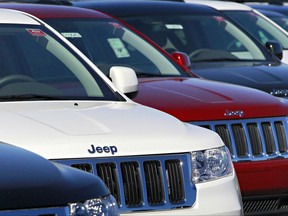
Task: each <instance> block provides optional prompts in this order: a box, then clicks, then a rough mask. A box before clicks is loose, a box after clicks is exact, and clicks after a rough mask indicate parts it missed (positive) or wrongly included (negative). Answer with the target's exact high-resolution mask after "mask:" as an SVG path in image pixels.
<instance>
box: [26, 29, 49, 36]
mask: <svg viewBox="0 0 288 216" xmlns="http://www.w3.org/2000/svg"><path fill="white" fill-rule="evenodd" d="M26 30H27V31H28V32H29V33H30V34H32V35H33V36H46V34H45V33H44V32H43V31H42V30H40V29H26Z"/></svg>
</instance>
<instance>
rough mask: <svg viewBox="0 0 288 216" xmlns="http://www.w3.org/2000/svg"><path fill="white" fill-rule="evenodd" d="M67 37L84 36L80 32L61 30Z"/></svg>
mask: <svg viewBox="0 0 288 216" xmlns="http://www.w3.org/2000/svg"><path fill="white" fill-rule="evenodd" d="M61 34H62V35H63V36H64V37H65V38H82V35H80V34H79V33H78V32H61Z"/></svg>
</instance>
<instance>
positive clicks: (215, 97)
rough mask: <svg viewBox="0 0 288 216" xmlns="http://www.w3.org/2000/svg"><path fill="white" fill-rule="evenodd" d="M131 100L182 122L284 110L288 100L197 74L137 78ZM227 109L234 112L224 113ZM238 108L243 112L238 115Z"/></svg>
mask: <svg viewBox="0 0 288 216" xmlns="http://www.w3.org/2000/svg"><path fill="white" fill-rule="evenodd" d="M134 100H135V101H136V102H139V103H141V104H144V105H147V106H150V107H154V108H156V109H159V110H162V111H164V112H168V113H170V114H171V115H174V116H175V117H177V118H179V119H180V120H182V121H185V122H189V121H206V120H224V119H237V118H238V119H239V118H242V119H243V118H258V117H270V116H283V115H287V114H288V100H284V99H280V98H276V97H274V96H272V95H270V94H267V93H265V92H262V91H259V90H255V89H252V88H247V87H243V86H238V85H231V84H224V83H221V82H213V81H206V80H203V79H197V78H153V79H151V78H143V79H142V78H141V79H139V93H138V95H137V97H136V98H134ZM229 111H233V112H234V113H235V112H236V115H234V116H231V115H230V116H228V115H227V112H229ZM237 111H238V112H237ZM240 112H241V114H243V115H238V113H240ZM225 113H226V114H225ZM230 114H231V113H230Z"/></svg>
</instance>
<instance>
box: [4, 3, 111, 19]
mask: <svg viewBox="0 0 288 216" xmlns="http://www.w3.org/2000/svg"><path fill="white" fill-rule="evenodd" d="M0 8H10V9H15V10H20V11H25V12H26V13H31V14H33V15H34V16H36V17H38V18H40V19H42V18H99V19H104V18H106V19H107V18H111V17H109V16H107V15H105V14H103V13H100V12H97V11H95V10H90V9H85V8H78V7H72V6H64V5H48V4H30V3H0Z"/></svg>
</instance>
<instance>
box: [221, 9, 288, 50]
mask: <svg viewBox="0 0 288 216" xmlns="http://www.w3.org/2000/svg"><path fill="white" fill-rule="evenodd" d="M223 13H225V14H226V15H227V16H229V17H231V18H232V19H233V20H235V21H236V22H238V23H239V24H240V25H241V26H242V27H243V28H245V29H247V30H248V31H249V32H250V33H251V34H252V35H253V36H254V37H256V38H257V39H258V40H259V41H260V42H261V43H262V44H263V45H265V43H266V42H267V41H268V40H277V41H279V43H280V44H281V45H282V47H283V49H288V38H287V35H285V34H284V33H283V32H282V31H281V30H279V29H278V28H277V27H276V26H274V25H273V24H271V23H270V22H268V21H267V20H266V19H264V18H263V17H261V16H259V15H258V14H256V13H255V12H252V11H223Z"/></svg>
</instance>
